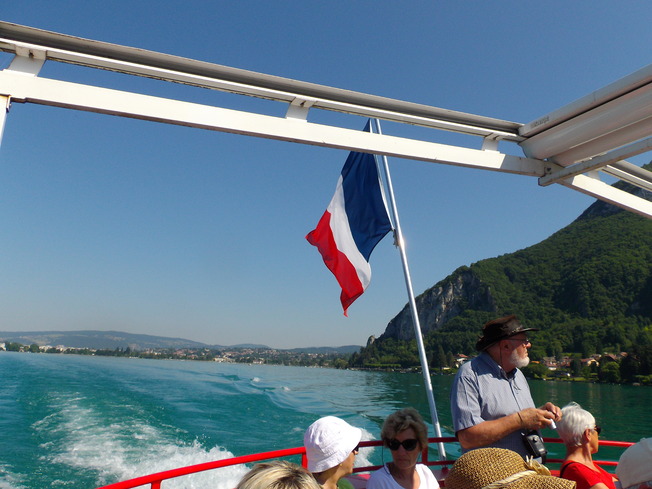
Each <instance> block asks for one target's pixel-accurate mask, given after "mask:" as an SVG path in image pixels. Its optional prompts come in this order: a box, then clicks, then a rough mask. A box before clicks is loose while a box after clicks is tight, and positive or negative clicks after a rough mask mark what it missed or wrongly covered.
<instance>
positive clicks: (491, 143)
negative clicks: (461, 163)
mask: <svg viewBox="0 0 652 489" xmlns="http://www.w3.org/2000/svg"><path fill="white" fill-rule="evenodd" d="M500 139H501V137H500V136H499V135H498V134H489V135H488V136H485V137H484V138H482V151H498V142H499V141H500Z"/></svg>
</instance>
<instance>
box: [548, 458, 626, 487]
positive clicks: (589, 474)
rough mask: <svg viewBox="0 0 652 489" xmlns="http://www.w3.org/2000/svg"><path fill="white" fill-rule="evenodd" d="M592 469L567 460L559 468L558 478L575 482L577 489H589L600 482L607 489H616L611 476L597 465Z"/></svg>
mask: <svg viewBox="0 0 652 489" xmlns="http://www.w3.org/2000/svg"><path fill="white" fill-rule="evenodd" d="M594 467H595V469H591V467H587V466H586V465H584V464H582V463H579V462H574V461H572V460H568V461H566V462H564V463H563V465H562V466H561V470H560V471H559V476H560V477H563V478H564V479H568V480H571V481H575V482H576V483H577V489H589V488H590V487H593V486H594V485H596V484H599V483H600V482H602V483H603V484H605V485H606V486H607V487H608V488H609V489H616V486H615V484H614V481H613V477H614V476H613V474H610V473H609V472H607V471H606V470H604V469H603V468H602V467H599V466H597V465H594Z"/></svg>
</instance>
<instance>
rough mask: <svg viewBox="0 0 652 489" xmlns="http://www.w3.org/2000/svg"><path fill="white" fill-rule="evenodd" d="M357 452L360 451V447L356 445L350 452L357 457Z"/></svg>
mask: <svg viewBox="0 0 652 489" xmlns="http://www.w3.org/2000/svg"><path fill="white" fill-rule="evenodd" d="M359 451H360V445H356V446H355V448H354V449H353V450H351V452H353V453H354V454H356V455H357V453H358V452H359Z"/></svg>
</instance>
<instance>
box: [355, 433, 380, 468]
mask: <svg viewBox="0 0 652 489" xmlns="http://www.w3.org/2000/svg"><path fill="white" fill-rule="evenodd" d="M361 429H362V441H368V440H373V439H374V437H373V435H372V434H371V433H370V432H369V431H367V430H365V429H364V428H361ZM375 449H376V447H363V448H361V449H360V451H359V452H358V454H357V455H356V456H355V463H354V467H368V466H369V465H372V463H371V456H372V455H373V453H374V450H375Z"/></svg>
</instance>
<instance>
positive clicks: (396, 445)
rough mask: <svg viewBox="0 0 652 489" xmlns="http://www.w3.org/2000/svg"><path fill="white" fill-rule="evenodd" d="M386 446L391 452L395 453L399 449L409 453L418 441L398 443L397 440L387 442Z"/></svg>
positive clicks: (412, 439) (410, 440) (408, 440)
mask: <svg viewBox="0 0 652 489" xmlns="http://www.w3.org/2000/svg"><path fill="white" fill-rule="evenodd" d="M386 443H387V446H388V447H389V449H390V450H391V451H392V452H395V451H396V450H398V449H399V447H401V446H402V447H403V448H405V451H407V452H411V451H412V450H414V449H415V448H416V447H417V445H418V444H419V440H417V439H416V438H408V439H407V440H403V441H398V440H387V442H386Z"/></svg>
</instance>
